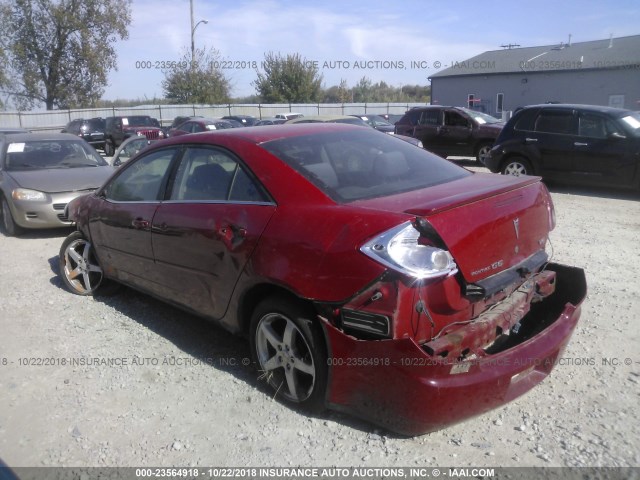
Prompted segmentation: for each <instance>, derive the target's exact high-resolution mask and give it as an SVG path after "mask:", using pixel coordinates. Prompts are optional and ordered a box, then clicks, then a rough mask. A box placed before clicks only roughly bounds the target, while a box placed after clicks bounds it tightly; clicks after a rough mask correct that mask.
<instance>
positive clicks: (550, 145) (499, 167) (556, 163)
mask: <svg viewBox="0 0 640 480" xmlns="http://www.w3.org/2000/svg"><path fill="white" fill-rule="evenodd" d="M486 166H487V167H488V168H489V170H491V171H492V172H496V173H497V172H502V173H504V174H510V175H516V176H518V175H540V176H542V177H544V178H545V179H548V180H556V181H560V182H567V183H580V184H585V185H586V184H591V185H603V186H619V187H631V188H638V187H639V186H640V113H639V112H632V111H630V110H623V109H618V108H610V107H599V106H593V105H566V104H545V105H533V106H529V107H525V108H523V109H521V110H519V111H518V112H516V114H515V115H514V116H513V117H512V118H511V119H510V120H509V121H508V122H507V124H506V125H505V127H504V129H503V130H502V133H501V134H500V136H499V137H498V139H497V140H496V145H495V147H493V149H492V150H491V152H490V153H489V156H488V158H487V159H486Z"/></svg>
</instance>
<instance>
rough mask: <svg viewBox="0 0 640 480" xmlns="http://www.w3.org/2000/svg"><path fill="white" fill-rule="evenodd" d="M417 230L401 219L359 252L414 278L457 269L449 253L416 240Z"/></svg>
mask: <svg viewBox="0 0 640 480" xmlns="http://www.w3.org/2000/svg"><path fill="white" fill-rule="evenodd" d="M419 239H420V232H418V230H416V228H415V227H414V226H413V225H412V223H411V222H405V223H403V224H401V225H398V226H397V227H395V228H392V229H391V230H387V231H386V232H384V233H383V234H381V235H379V236H378V237H376V238H374V239H373V240H370V241H368V242H367V243H365V244H364V245H363V246H362V247H361V248H360V251H361V252H362V253H364V254H365V255H367V256H369V257H371V258H372V259H374V260H376V261H377V262H379V263H381V264H383V265H385V266H387V267H389V268H392V269H394V270H397V271H399V272H401V273H404V274H406V275H409V276H411V277H414V278H417V279H432V278H438V277H443V276H447V275H452V274H454V273H456V272H457V271H458V269H457V266H456V263H455V262H454V260H453V257H452V256H451V254H450V253H449V252H448V251H446V250H442V249H441V248H437V247H434V246H431V245H423V244H422V243H420V242H419Z"/></svg>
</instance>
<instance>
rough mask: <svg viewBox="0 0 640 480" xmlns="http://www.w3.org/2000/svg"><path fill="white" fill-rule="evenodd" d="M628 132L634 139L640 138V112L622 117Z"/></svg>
mask: <svg viewBox="0 0 640 480" xmlns="http://www.w3.org/2000/svg"><path fill="white" fill-rule="evenodd" d="M622 123H624V125H625V127H626V128H627V130H629V131H631V133H632V134H633V136H634V137H640V112H633V113H630V114H629V115H625V116H624V117H622Z"/></svg>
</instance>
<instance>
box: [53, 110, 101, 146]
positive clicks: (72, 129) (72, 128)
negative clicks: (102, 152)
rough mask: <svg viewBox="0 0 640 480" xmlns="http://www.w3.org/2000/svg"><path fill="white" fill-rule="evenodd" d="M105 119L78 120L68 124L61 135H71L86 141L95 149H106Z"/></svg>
mask: <svg viewBox="0 0 640 480" xmlns="http://www.w3.org/2000/svg"><path fill="white" fill-rule="evenodd" d="M104 127H105V120H104V118H99V117H96V118H89V119H84V118H77V119H75V120H71V121H70V122H69V123H67V126H66V127H64V128H63V129H62V131H61V133H71V134H73V135H76V136H78V137H80V138H82V139H83V140H85V141H86V142H87V143H89V144H90V145H93V148H104Z"/></svg>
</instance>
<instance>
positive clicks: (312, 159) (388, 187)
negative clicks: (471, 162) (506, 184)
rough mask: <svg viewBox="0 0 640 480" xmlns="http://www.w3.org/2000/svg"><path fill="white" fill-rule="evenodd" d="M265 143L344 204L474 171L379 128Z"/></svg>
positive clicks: (461, 175)
mask: <svg viewBox="0 0 640 480" xmlns="http://www.w3.org/2000/svg"><path fill="white" fill-rule="evenodd" d="M262 147H263V148H265V149H266V150H267V151H269V152H271V153H272V154H273V155H275V156H277V157H278V158H280V159H282V160H283V161H284V162H285V163H287V164H288V165H289V166H291V167H292V168H293V169H295V170H297V171H298V172H300V173H301V174H302V175H304V176H305V177H306V178H307V179H308V180H309V181H311V182H312V183H313V184H315V185H316V186H317V187H318V188H320V189H321V190H322V191H323V192H325V193H326V194H327V195H328V196H329V197H331V198H332V199H333V200H334V201H336V202H338V203H345V202H351V201H355V200H362V199H367V198H376V197H384V196H388V195H394V194H397V193H402V192H408V191H411V190H418V189H422V188H426V187H430V186H433V185H439V184H441V183H446V182H451V181H453V180H457V179H459V178H462V177H465V176H468V175H472V173H471V172H469V171H467V170H465V169H464V168H461V167H458V166H457V165H455V164H453V163H451V162H449V161H447V160H444V159H442V158H440V157H437V156H435V155H433V154H432V153H429V152H427V151H426V150H423V149H422V148H419V147H416V146H415V145H411V144H410V143H408V142H405V141H403V140H400V139H398V138H394V137H392V136H391V135H388V134H386V133H381V132H377V131H375V130H373V129H350V130H348V131H340V132H335V131H334V132H321V133H316V134H313V135H305V136H301V137H290V138H283V139H279V140H272V141H269V142H265V143H263V144H262Z"/></svg>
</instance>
